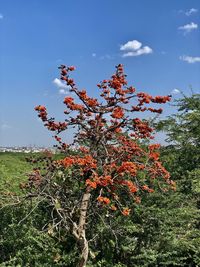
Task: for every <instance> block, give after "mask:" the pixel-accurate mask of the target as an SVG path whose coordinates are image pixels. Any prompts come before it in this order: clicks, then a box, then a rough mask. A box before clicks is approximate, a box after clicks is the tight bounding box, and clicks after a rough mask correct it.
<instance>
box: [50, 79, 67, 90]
mask: <svg viewBox="0 0 200 267" xmlns="http://www.w3.org/2000/svg"><path fill="white" fill-rule="evenodd" d="M53 83H54V84H55V85H56V86H57V87H58V88H59V89H67V88H68V86H67V85H66V84H65V83H64V82H62V81H61V80H59V79H58V78H55V79H54V80H53Z"/></svg>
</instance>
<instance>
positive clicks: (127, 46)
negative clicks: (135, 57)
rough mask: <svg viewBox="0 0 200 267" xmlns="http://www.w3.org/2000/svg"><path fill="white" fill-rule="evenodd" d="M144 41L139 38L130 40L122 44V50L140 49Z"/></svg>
mask: <svg viewBox="0 0 200 267" xmlns="http://www.w3.org/2000/svg"><path fill="white" fill-rule="evenodd" d="M141 46H142V43H140V42H138V41H137V40H133V41H128V42H127V43H126V44H124V45H121V46H120V50H121V51H136V50H138V49H140V47H141Z"/></svg>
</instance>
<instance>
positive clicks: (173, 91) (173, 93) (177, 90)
mask: <svg viewBox="0 0 200 267" xmlns="http://www.w3.org/2000/svg"><path fill="white" fill-rule="evenodd" d="M180 92H181V91H180V90H179V89H177V88H174V89H173V90H172V91H171V94H172V95H178V94H180Z"/></svg>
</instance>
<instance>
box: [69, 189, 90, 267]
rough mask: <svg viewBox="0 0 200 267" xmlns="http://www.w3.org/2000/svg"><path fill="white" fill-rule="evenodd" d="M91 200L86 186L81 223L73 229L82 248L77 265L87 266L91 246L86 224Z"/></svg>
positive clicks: (80, 266) (78, 266)
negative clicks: (89, 245)
mask: <svg viewBox="0 0 200 267" xmlns="http://www.w3.org/2000/svg"><path fill="white" fill-rule="evenodd" d="M89 200H90V188H89V187H88V188H86V191H85V193H84V195H83V198H82V201H81V207H80V217H79V223H78V225H74V230H73V233H74V235H75V237H76V239H77V241H78V243H79V245H80V250H81V256H80V261H79V263H78V265H77V267H85V266H86V263H87V260H88V253H89V247H88V241H87V238H86V234H85V226H86V217H87V210H88V205H89Z"/></svg>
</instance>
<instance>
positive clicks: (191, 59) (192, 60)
mask: <svg viewBox="0 0 200 267" xmlns="http://www.w3.org/2000/svg"><path fill="white" fill-rule="evenodd" d="M179 59H180V60H183V61H186V62H187V63H189V64H194V63H197V62H200V57H191V56H180V58H179Z"/></svg>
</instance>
